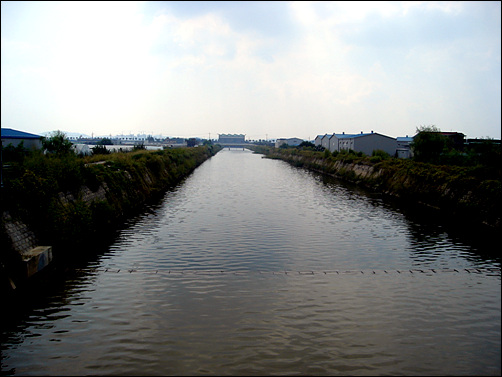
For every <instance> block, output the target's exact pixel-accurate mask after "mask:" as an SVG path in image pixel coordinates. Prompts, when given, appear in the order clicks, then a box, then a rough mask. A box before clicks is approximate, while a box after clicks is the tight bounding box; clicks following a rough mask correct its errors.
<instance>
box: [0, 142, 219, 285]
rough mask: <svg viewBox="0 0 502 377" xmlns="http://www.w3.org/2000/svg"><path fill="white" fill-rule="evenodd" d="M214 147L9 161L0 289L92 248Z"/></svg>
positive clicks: (196, 163) (171, 184)
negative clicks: (100, 157) (88, 158)
mask: <svg viewBox="0 0 502 377" xmlns="http://www.w3.org/2000/svg"><path fill="white" fill-rule="evenodd" d="M220 149H221V148H220V147H218V146H209V147H207V146H203V147H202V146H201V147H198V148H184V149H177V150H166V151H157V152H151V151H143V152H138V153H129V154H127V153H123V154H119V153H117V154H114V155H109V156H103V160H102V161H94V160H92V161H89V162H87V163H85V162H84V161H82V160H81V159H80V160H79V159H78V158H74V157H72V158H65V159H63V158H62V159H59V160H58V159H57V158H48V157H46V156H43V155H41V156H38V157H37V158H32V159H31V160H29V161H24V162H23V163H22V164H21V163H18V164H12V168H11V170H10V171H7V174H6V175H5V176H4V182H5V187H4V188H3V189H2V190H3V192H2V214H1V224H2V226H1V251H0V261H1V279H2V290H3V289H4V288H7V289H12V288H15V287H17V286H19V285H22V284H24V282H25V281H26V280H27V279H28V278H29V277H31V276H33V275H34V274H36V273H37V272H39V271H40V270H42V269H44V268H45V267H47V266H48V265H49V264H50V263H51V261H52V260H53V259H55V260H56V259H59V260H61V259H63V260H65V259H68V258H72V257H73V256H75V255H76V254H79V255H82V254H86V253H92V250H96V249H97V248H99V246H100V245H101V244H102V243H103V242H105V240H107V239H109V238H110V235H112V234H114V231H115V230H117V229H119V228H120V227H121V226H123V223H124V221H125V220H126V219H127V218H128V217H130V216H133V215H134V214H136V213H138V211H140V210H141V209H142V208H144V206H145V204H146V203H147V202H149V201H152V200H158V198H160V197H161V195H162V194H163V193H164V192H165V191H166V189H168V188H169V187H172V186H173V185H175V184H177V183H179V182H180V181H181V180H182V179H184V178H185V177H187V176H188V175H189V174H190V173H191V172H192V171H193V170H194V169H195V168H196V167H197V166H199V165H200V164H202V163H203V162H204V161H205V160H207V159H208V158H210V157H211V156H213V155H214V154H216V153H217V152H218V151H219V150H220ZM45 245H47V246H45ZM72 254H73V255H72Z"/></svg>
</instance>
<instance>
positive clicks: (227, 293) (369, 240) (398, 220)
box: [1, 151, 501, 375]
mask: <svg viewBox="0 0 502 377" xmlns="http://www.w3.org/2000/svg"><path fill="white" fill-rule="evenodd" d="M424 216H425V217H424ZM492 242H493V241H492ZM46 283H48V285H47V284H45V285H42V284H40V285H38V286H37V287H36V288H35V290H34V291H33V292H31V294H27V295H26V296H25V297H23V298H22V299H21V300H20V303H19V304H20V306H19V307H17V308H13V310H12V311H10V313H11V314H12V313H13V314H12V315H11V318H10V320H9V321H7V322H4V323H3V326H2V335H1V336H2V338H1V339H2V342H1V344H2V346H1V347H2V358H1V362H2V373H4V374H21V375H85V374H99V375H110V374H120V375H124V374H133V375H159V374H160V375H197V374H204V375H207V374H210V375H275V374H286V375H292V374H307V375H346V374H350V375H375V374H401V375H403V374H404V375H443V374H454V375H500V372H501V370H500V369H501V368H500V259H497V257H494V256H493V253H490V243H485V242H483V241H482V240H476V234H472V235H469V234H465V232H464V233H456V232H455V226H451V225H450V224H448V223H446V222H442V221H441V219H438V218H437V217H433V216H429V215H428V214H427V212H424V211H422V212H418V211H417V210H416V209H414V208H413V207H407V208H405V209H403V208H401V207H400V206H397V205H396V203H392V202H390V201H389V200H387V199H384V198H382V197H380V196H378V195H376V194H371V193H366V192H364V191H361V190H360V189H358V188H355V187H352V186H350V185H346V184H342V183H340V182H336V181H335V180H331V179H327V178H325V177H322V176H319V175H317V174H313V173H310V172H307V171H304V170H301V169H296V168H293V167H291V166H289V165H287V164H285V163H283V162H281V161H273V160H266V159H262V158H261V156H259V155H254V154H251V153H250V152H248V151H222V152H220V153H219V154H218V155H217V156H215V157H213V158H212V159H211V160H209V161H207V162H206V163H204V164H203V165H202V166H201V167H200V168H198V169H197V170H196V171H195V173H194V174H193V175H192V176H191V177H189V178H188V179H187V180H186V181H185V182H183V183H182V184H181V185H179V186H177V187H176V188H175V189H173V190H171V191H170V192H168V193H166V196H165V198H164V200H163V201H162V202H161V203H158V204H156V205H152V206H150V207H149V208H148V209H146V210H145V212H144V213H143V214H141V215H140V216H138V217H137V218H135V219H133V220H132V221H131V222H130V223H129V224H128V225H127V227H125V228H124V229H123V230H122V231H121V232H120V234H119V236H118V237H117V239H116V241H115V242H114V243H113V244H112V245H110V246H109V247H107V249H106V250H105V251H104V252H103V253H98V254H97V256H96V258H95V259H93V260H88V261H87V262H86V263H85V264H83V265H79V268H78V269H70V270H66V271H60V275H59V276H56V278H52V279H50V280H48V281H47V282H46Z"/></svg>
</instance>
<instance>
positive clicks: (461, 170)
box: [256, 149, 502, 230]
mask: <svg viewBox="0 0 502 377" xmlns="http://www.w3.org/2000/svg"><path fill="white" fill-rule="evenodd" d="M256 152H257V153H263V154H265V156H266V157H268V158H276V159H281V160H284V161H286V162H288V163H290V164H292V165H294V166H298V167H304V168H306V169H310V170H313V171H317V172H320V173H323V174H328V175H331V176H334V177H337V178H340V179H343V180H345V181H349V182H353V183H356V184H358V185H360V186H363V187H365V188H367V189H370V190H372V191H375V192H380V193H382V194H384V195H388V196H390V197H393V198H398V199H399V200H401V201H402V202H405V203H410V204H420V205H425V206H428V207H431V208H435V209H437V210H438V211H440V212H441V214H444V215H446V216H447V217H449V218H450V219H451V220H455V221H461V222H463V223H464V224H472V225H482V227H483V228H486V229H493V230H499V229H500V228H501V214H502V185H501V180H500V171H497V170H493V169H488V168H485V167H482V166H477V167H459V166H438V165H432V164H426V163H420V162H415V161H411V160H405V159H394V158H389V159H385V160H381V159H380V158H371V157H362V156H356V155H352V154H348V155H345V156H342V155H339V156H338V157H333V156H326V155H325V154H323V153H322V152H313V151H302V150H296V149H284V150H279V149H275V150H274V149H261V150H256Z"/></svg>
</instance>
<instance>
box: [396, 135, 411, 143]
mask: <svg viewBox="0 0 502 377" xmlns="http://www.w3.org/2000/svg"><path fill="white" fill-rule="evenodd" d="M396 140H397V141H409V142H412V141H413V138H412V137H409V136H406V137H396Z"/></svg>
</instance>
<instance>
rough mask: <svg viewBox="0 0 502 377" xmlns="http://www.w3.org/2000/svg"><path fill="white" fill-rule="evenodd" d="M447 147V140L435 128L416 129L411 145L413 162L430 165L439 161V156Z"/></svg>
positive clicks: (423, 127) (422, 127)
mask: <svg viewBox="0 0 502 377" xmlns="http://www.w3.org/2000/svg"><path fill="white" fill-rule="evenodd" d="M447 146H448V138H447V137H446V136H443V135H442V134H441V130H440V129H439V128H438V127H436V126H421V127H417V134H416V135H415V137H414V138H413V142H412V143H411V148H412V149H413V154H414V158H415V160H417V161H421V162H431V163H436V162H438V161H439V156H440V155H441V153H442V152H443V151H444V150H445V149H446V148H447Z"/></svg>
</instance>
